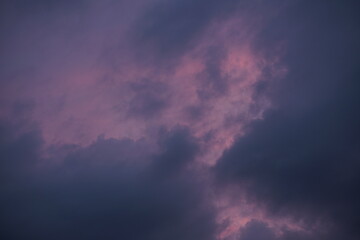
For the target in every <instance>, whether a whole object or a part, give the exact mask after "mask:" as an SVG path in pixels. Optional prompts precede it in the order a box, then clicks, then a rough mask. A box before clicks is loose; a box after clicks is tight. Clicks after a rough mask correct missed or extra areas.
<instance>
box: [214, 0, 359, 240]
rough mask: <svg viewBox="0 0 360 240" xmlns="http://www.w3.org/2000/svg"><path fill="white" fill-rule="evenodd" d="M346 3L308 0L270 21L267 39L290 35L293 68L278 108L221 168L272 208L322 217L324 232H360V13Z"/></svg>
mask: <svg viewBox="0 0 360 240" xmlns="http://www.w3.org/2000/svg"><path fill="white" fill-rule="evenodd" d="M345 2H346V3H340V2H336V1H330V2H329V3H327V4H325V3H324V2H323V1H314V2H311V3H310V2H302V3H300V4H295V5H294V6H293V8H289V9H288V11H287V12H286V13H284V14H282V15H280V17H279V18H278V19H276V20H275V21H274V22H270V23H269V28H268V29H269V31H268V32H264V34H263V35H262V36H261V39H260V40H259V42H260V43H259V44H265V43H268V44H269V43H271V42H272V41H273V40H274V39H277V40H279V39H281V38H286V39H287V54H286V56H285V59H284V61H286V62H287V64H288V67H289V73H288V75H287V77H286V79H285V80H284V82H281V84H280V85H279V86H278V88H277V89H276V90H274V91H273V92H272V94H273V99H274V103H275V109H273V110H271V111H268V112H267V113H266V114H265V116H264V119H263V120H259V121H256V122H254V123H253V124H251V126H249V129H248V133H247V134H246V136H245V137H243V138H240V139H238V141H237V142H236V143H235V144H234V146H233V147H232V148H231V149H230V150H228V151H227V152H225V153H224V155H223V156H222V158H221V159H220V161H219V163H218V164H217V166H216V167H215V170H216V173H217V175H218V177H219V180H220V182H222V184H227V183H231V184H232V185H233V184H234V183H235V184H238V186H239V187H240V188H242V189H243V190H245V194H246V195H247V196H248V199H249V201H255V202H257V203H258V204H259V206H265V208H266V209H267V211H268V213H269V214H270V215H277V216H278V215H282V216H288V217H289V216H290V217H293V218H295V219H306V220H305V221H308V224H309V226H311V225H313V226H314V225H316V223H318V222H319V221H320V222H322V223H323V224H324V226H323V228H325V229H327V230H328V232H330V233H331V235H327V236H323V237H321V238H317V239H358V238H359V237H360V232H359V227H358V226H359V224H360V218H359V216H360V208H359V202H360V194H359V189H360V178H359V171H360V151H359V149H360V125H359V123H360V114H359V111H358V109H360V95H359V89H360V84H359V79H360V72H359V67H358V64H359V61H360V59H359V54H360V48H359V44H358V43H359V41H360V32H359V29H358V23H359V20H360V19H359V16H358V10H359V5H358V4H355V2H351V1H345ZM305 11H306V13H305ZM285 20H286V21H287V22H285ZM270 30H271V31H270ZM258 227H259V225H258V224H257V225H255V226H253V227H251V228H250V230H249V229H248V230H246V231H245V232H244V234H246V233H247V232H249V231H250V232H251V231H253V230H251V229H255V228H258ZM314 231H316V230H314ZM255 232H257V231H255ZM249 234H252V233H249ZM254 234H255V233H254ZM256 234H261V233H256ZM263 234H265V235H266V234H270V233H268V232H267V231H265V232H264V231H263ZM336 234H340V235H336ZM334 235H335V236H337V237H334ZM254 236H256V235H254ZM241 239H243V238H241ZM244 239H263V237H260V236H259V238H257V237H253V238H251V237H244ZM264 239H265V238H264ZM266 239H277V238H275V237H273V236H270V235H269V237H266ZM290 239H297V238H295V237H294V238H290Z"/></svg>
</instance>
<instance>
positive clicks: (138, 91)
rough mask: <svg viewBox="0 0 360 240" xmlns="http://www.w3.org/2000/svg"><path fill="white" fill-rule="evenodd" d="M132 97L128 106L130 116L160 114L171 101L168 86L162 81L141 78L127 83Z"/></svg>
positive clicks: (143, 116) (146, 116)
mask: <svg viewBox="0 0 360 240" xmlns="http://www.w3.org/2000/svg"><path fill="white" fill-rule="evenodd" d="M129 87H130V90H131V92H132V93H133V94H134V97H133V99H132V100H131V101H130V103H129V106H128V108H129V109H128V115H129V116H130V117H142V118H146V119H148V118H151V117H156V116H158V115H159V114H161V112H162V110H164V109H165V108H166V107H167V106H168V105H169V102H170V101H171V97H170V94H169V88H168V86H167V85H166V84H165V83H163V82H156V81H152V80H149V79H143V80H141V81H138V82H132V83H130V84H129Z"/></svg>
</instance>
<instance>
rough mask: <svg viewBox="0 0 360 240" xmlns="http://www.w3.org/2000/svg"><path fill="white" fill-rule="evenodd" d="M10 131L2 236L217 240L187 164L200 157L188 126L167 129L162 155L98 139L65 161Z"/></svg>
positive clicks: (4, 155) (33, 138) (4, 154)
mask: <svg viewBox="0 0 360 240" xmlns="http://www.w3.org/2000/svg"><path fill="white" fill-rule="evenodd" d="M3 126H4V125H3ZM7 129H11V128H9V126H4V127H3V128H2V132H1V133H2V135H1V136H4V137H5V138H4V139H2V142H1V151H0V153H1V159H2V162H1V163H2V168H1V169H2V172H4V173H6V174H2V181H1V193H2V199H1V212H2V214H1V233H0V234H1V238H2V239H22V238H36V239H49V238H51V239H64V238H71V239H72V238H81V239H99V238H107V239H119V238H121V239H142V240H144V239H154V240H155V239H179V240H180V239H181V240H182V239H194V240H195V239H197V240H198V239H204V240H205V239H206V240H208V239H214V232H215V229H216V227H215V222H214V212H213V209H212V207H211V205H209V203H208V202H205V198H204V196H205V195H204V194H205V191H204V187H203V185H202V183H201V182H200V181H199V180H198V179H197V177H196V176H195V175H194V174H193V173H191V171H188V170H186V168H184V167H182V166H185V165H186V163H187V162H189V161H191V160H192V159H193V158H194V157H195V154H196V153H197V151H196V147H195V146H194V142H193V141H192V140H191V137H190V136H189V135H188V133H187V131H186V130H185V129H178V130H174V131H165V132H164V133H163V134H162V140H161V141H162V144H161V149H160V151H159V152H158V153H157V154H150V153H146V151H144V152H143V153H141V150H142V148H141V147H142V146H143V144H142V143H139V142H134V141H131V140H126V139H125V140H115V139H104V138H99V139H98V140H97V141H96V142H94V143H93V144H91V145H90V146H88V147H86V148H81V147H77V148H73V149H72V150H71V151H70V152H69V153H66V154H65V157H64V158H63V159H62V160H61V161H62V162H60V163H59V162H58V163H54V159H44V158H41V157H40V154H39V149H40V147H41V141H40V138H39V134H38V133H37V132H36V131H34V132H29V133H28V134H24V135H19V136H13V135H12V133H11V131H9V130H7ZM136 151H138V152H139V151H140V153H138V152H136ZM161 173H163V174H161ZM167 173H170V174H167Z"/></svg>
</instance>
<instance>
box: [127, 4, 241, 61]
mask: <svg viewBox="0 0 360 240" xmlns="http://www.w3.org/2000/svg"><path fill="white" fill-rule="evenodd" d="M239 3H241V1H238V0H224V1H217V0H198V1H192V0H180V1H179V0H175V1H159V2H157V3H156V4H154V5H151V6H150V7H149V9H148V10H147V11H146V12H145V14H144V15H143V16H142V17H141V18H140V19H139V20H138V22H137V23H136V26H135V27H134V29H135V31H134V32H133V34H131V35H132V36H133V38H134V43H136V46H137V47H139V48H140V49H141V50H144V49H146V50H147V52H152V53H155V54H156V55H159V56H166V57H169V56H174V55H177V54H179V53H181V52H183V51H184V50H185V49H186V50H188V48H189V47H192V46H193V44H194V41H196V38H197V37H199V35H200V34H201V33H202V32H203V30H204V29H205V28H206V27H207V26H208V25H209V24H210V23H211V21H212V20H214V19H216V18H222V17H229V15H228V14H229V13H231V12H233V11H234V10H235V9H237V8H238V6H239ZM140 52H141V53H142V52H143V51H140ZM141 55H142V54H141Z"/></svg>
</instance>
